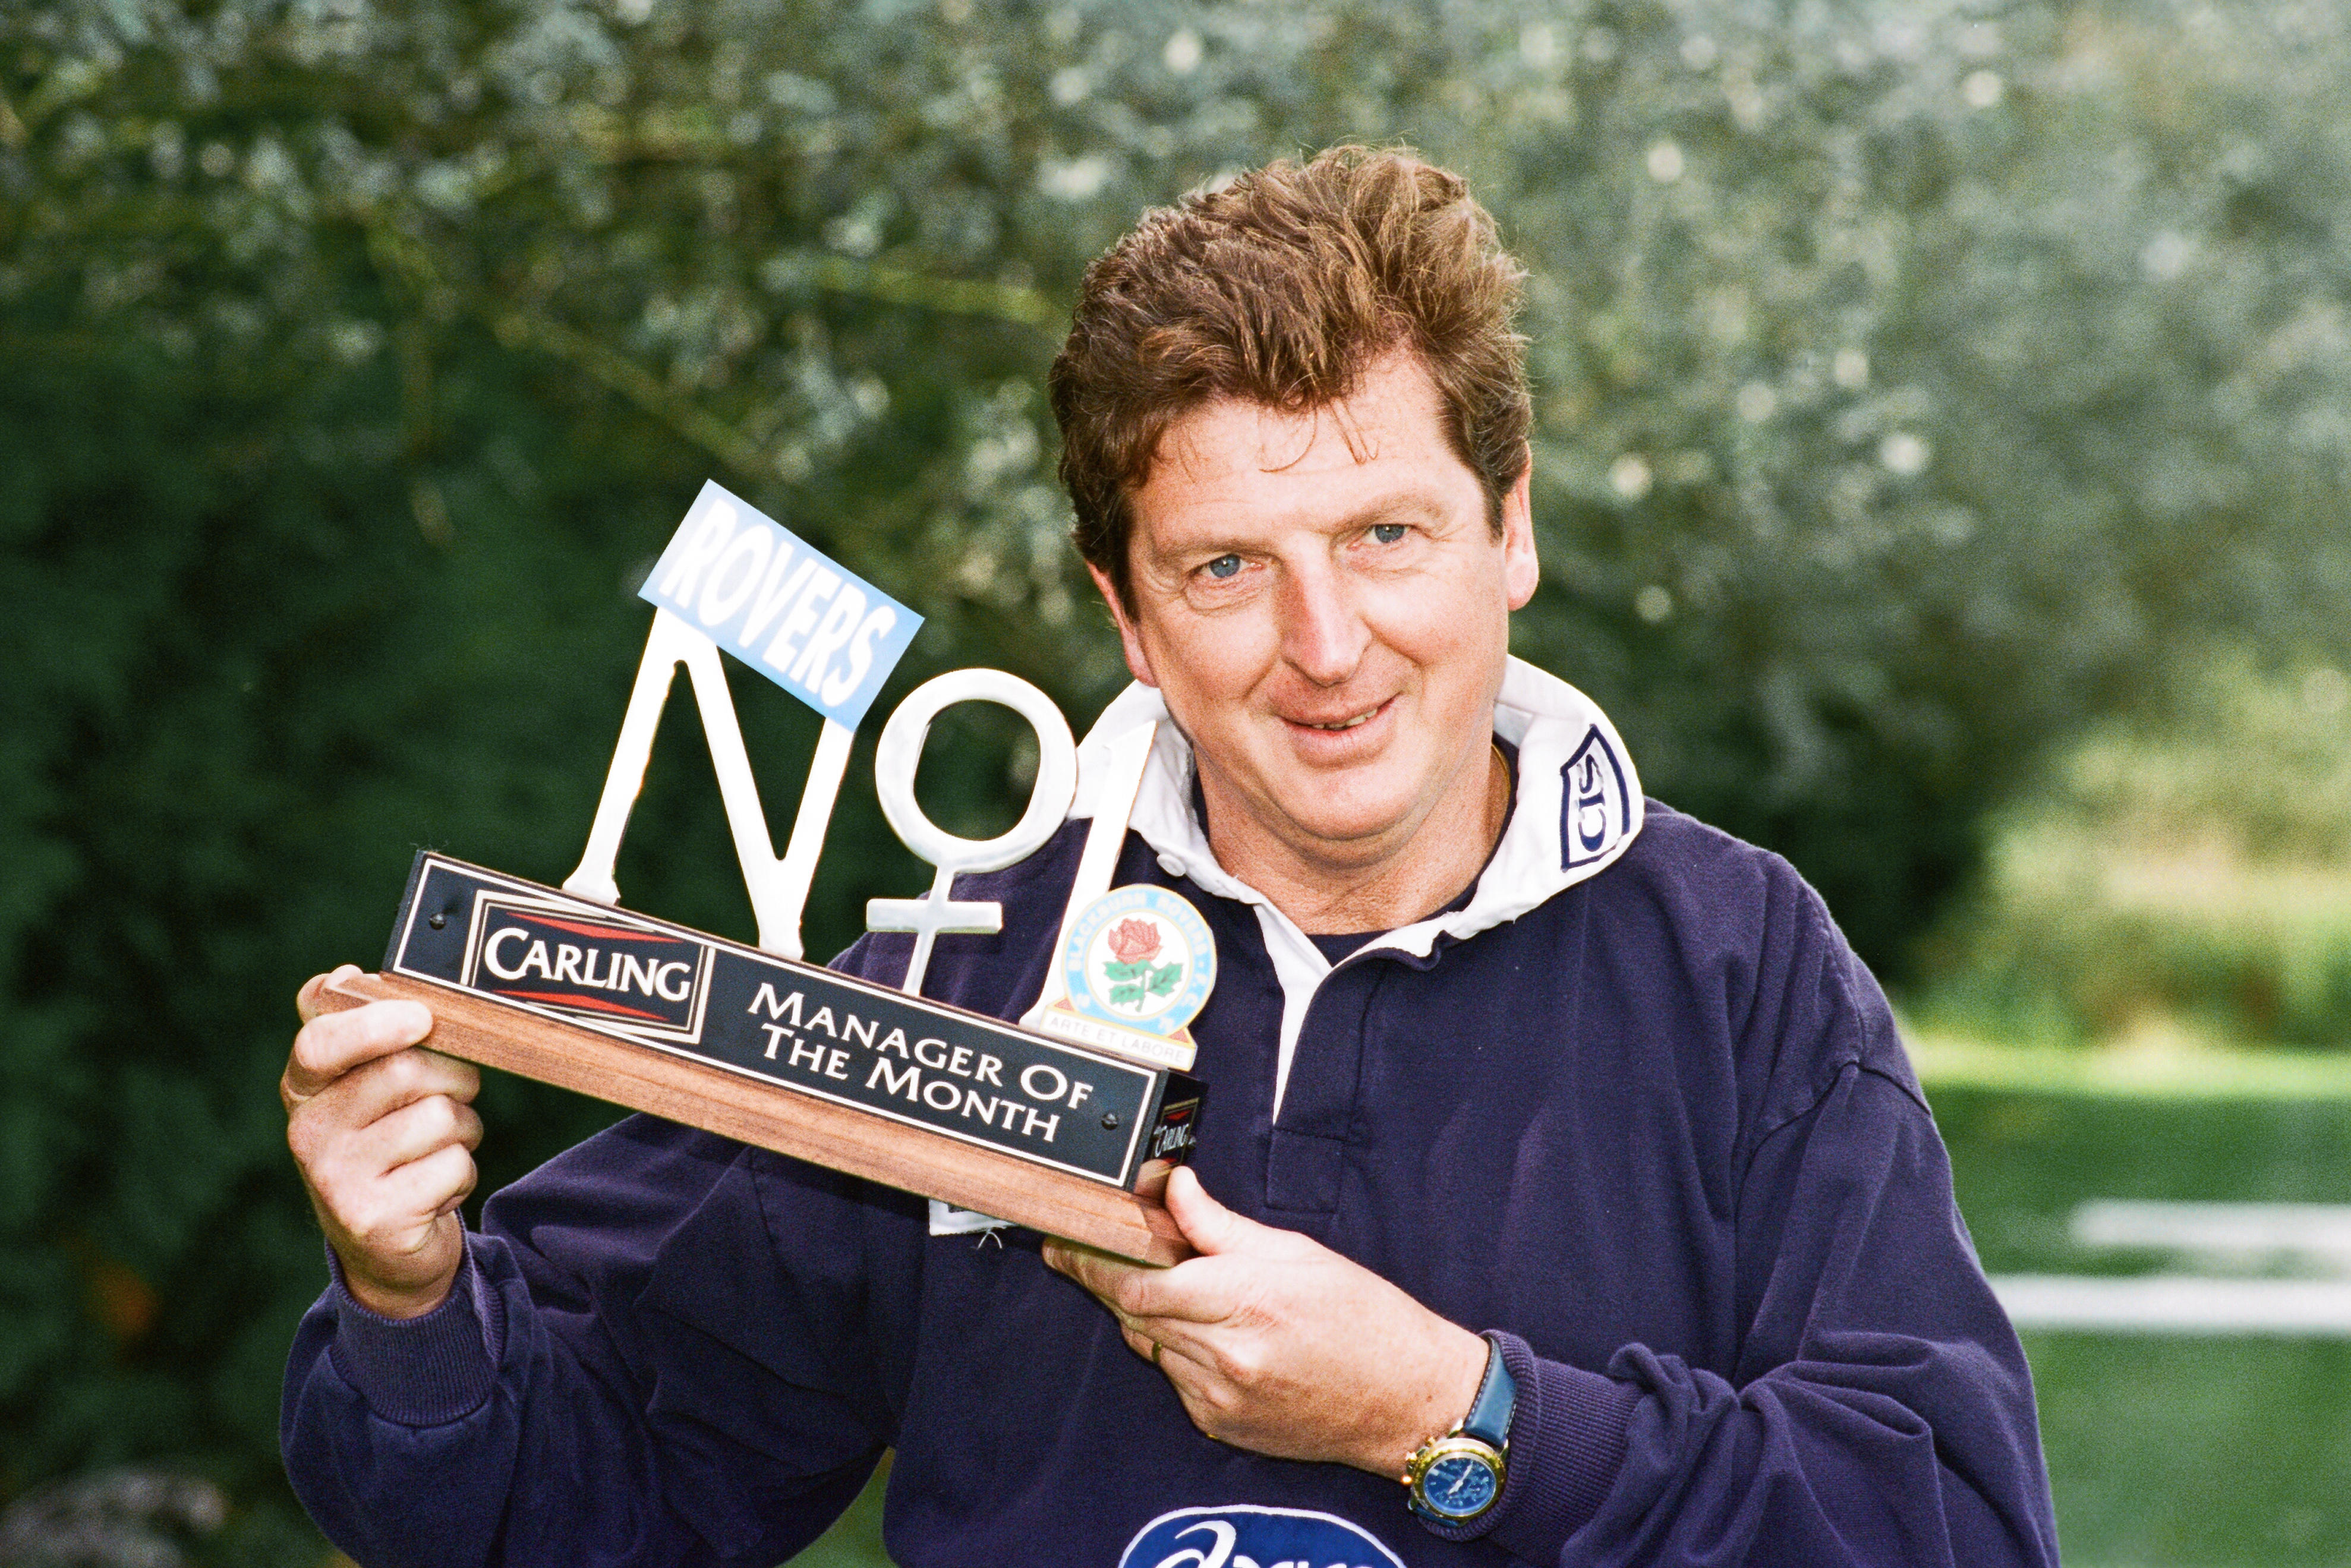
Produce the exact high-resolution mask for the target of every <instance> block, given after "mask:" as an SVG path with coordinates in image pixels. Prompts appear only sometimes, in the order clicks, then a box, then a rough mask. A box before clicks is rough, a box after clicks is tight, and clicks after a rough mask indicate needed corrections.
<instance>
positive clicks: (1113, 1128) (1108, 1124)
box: [1102, 1111, 1118, 1133]
mask: <svg viewBox="0 0 2351 1568" xmlns="http://www.w3.org/2000/svg"><path fill="white" fill-rule="evenodd" d="M1102 1131H1103V1132H1105V1133H1115V1132H1117V1131H1118V1113H1117V1112H1115V1111H1105V1112H1103V1113H1102Z"/></svg>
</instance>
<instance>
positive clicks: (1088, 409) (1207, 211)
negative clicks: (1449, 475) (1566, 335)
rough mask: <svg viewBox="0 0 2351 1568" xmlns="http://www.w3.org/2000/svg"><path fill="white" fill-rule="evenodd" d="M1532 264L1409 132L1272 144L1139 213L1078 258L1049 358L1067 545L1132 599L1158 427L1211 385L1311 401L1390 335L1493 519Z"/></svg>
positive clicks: (1390, 344) (1221, 394)
mask: <svg viewBox="0 0 2351 1568" xmlns="http://www.w3.org/2000/svg"><path fill="white" fill-rule="evenodd" d="M1525 276H1526V273H1525V270H1524V269H1523V268H1522V267H1520V266H1519V264H1518V263H1517V262H1516V261H1515V260H1513V259H1512V258H1511V257H1510V255H1509V254H1508V253H1507V252H1505V251H1504V250H1503V249H1502V248H1501V242H1500V239H1499V236H1498V235H1497V234H1496V232H1495V228H1494V220H1493V218H1492V217H1491V216H1489V214H1487V212H1486V210H1485V208H1483V207H1481V206H1479V204H1478V203H1477V201H1476V200H1475V199H1474V198H1472V197H1471V196H1470V194H1469V188H1468V184H1467V183H1465V182H1464V181H1463V180H1462V178H1461V176H1459V175H1458V174H1455V173H1452V172H1449V171H1447V170H1444V169H1439V168H1437V167H1436V166H1435V165H1433V164H1429V163H1426V162H1422V161H1421V160H1420V159H1419V158H1418V157H1416V156H1415V155H1414V154H1413V153H1412V152H1409V151H1406V150H1404V149H1400V148H1399V149H1388V150H1378V151H1375V150H1373V149H1370V148H1365V147H1356V146H1344V147H1333V148H1331V149H1330V150H1329V151H1327V152H1321V153H1318V154H1316V155H1315V156H1314V157H1313V158H1312V159H1311V160H1310V161H1308V162H1304V163H1300V162H1295V161H1293V160H1290V159H1283V160H1280V162H1273V163H1269V164H1267V165H1266V166H1265V167H1264V168H1262V169H1259V170H1256V171H1254V172H1249V173H1246V174H1243V175H1241V176H1240V177H1239V178H1238V179H1237V180H1235V181H1234V182H1233V183H1231V184H1229V185H1228V186H1226V187H1225V188H1224V189H1222V190H1218V191H1201V192H1195V193H1192V194H1190V195H1187V196H1186V197H1184V198H1183V199H1182V200H1181V201H1179V202H1177V203H1176V204H1175V205H1174V206H1173V207H1161V208H1157V209H1155V210H1154V211H1152V212H1149V213H1146V214H1144V217H1143V220H1142V221H1141V222H1140V223H1138V224H1136V225H1135V226H1134V229H1133V230H1131V231H1130V232H1129V233H1128V234H1127V235H1126V236H1125V237H1124V238H1123V239H1122V240H1120V241H1119V242H1118V244H1116V245H1115V246H1112V247H1111V248H1110V249H1109V250H1108V251H1106V252H1104V253H1103V254H1102V256H1098V257H1096V258H1095V260H1094V262H1093V265H1092V266H1091V267H1087V268H1086V276H1085V281H1084V283H1083V285H1082V286H1081V288H1080V290H1079V295H1078V307H1077V314H1076V319H1075V320H1074V321H1073V322H1072V323H1071V327H1070V337H1069V340H1068V341H1067V342H1066V343H1064V344H1063V345H1062V347H1061V353H1060V354H1059V355H1058V356H1057V357H1056V358H1055V359H1054V361H1053V370H1052V374H1051V377H1050V386H1051V389H1052V398H1053V416H1054V418H1055V419H1057V420H1059V421H1060V422H1061V483H1062V484H1063V485H1065V486H1068V488H1069V492H1070V500H1071V504H1072V505H1073V506H1074V507H1075V508H1076V510H1077V521H1076V523H1075V525H1074V526H1073V527H1072V528H1071V538H1073V540H1074V541H1075V542H1076V544H1077V547H1078V553H1079V554H1081V555H1082V556H1084V557H1085V559H1087V560H1088V561H1089V562H1091V563H1092V565H1094V566H1096V567H1099V568H1100V569H1101V570H1102V572H1103V573H1104V574H1105V575H1107V576H1108V577H1109V578H1110V580H1111V581H1112V583H1113V585H1114V586H1115V587H1116V589H1117V591H1118V595H1119V598H1120V600H1121V601H1122V602H1123V603H1124V604H1126V605H1127V607H1128V608H1129V609H1132V608H1133V606H1134V594H1133V587H1132V584H1131V583H1130V581H1129V578H1128V570H1127V538H1128V534H1129V532H1130V530H1131V528H1132V526H1133V516H1132V512H1131V510H1130V507H1129V506H1128V498H1129V497H1131V496H1132V495H1133V494H1134V492H1135V491H1136V490H1137V489H1139V488H1141V487H1142V486H1143V485H1144V482H1145V481H1146V480H1147V479H1148V478H1149V476H1150V471H1151V462H1152V458H1153V456H1154V455H1155V453H1156V452H1157V450H1158V447H1159V442H1160V438H1161V437H1162V436H1164V435H1165V434H1166V432H1167V428H1168V426H1169V425H1171V424H1173V423H1175V421H1176V420H1177V419H1179V418H1181V417H1182V416H1183V415H1185V414H1186V413H1190V412H1191V411H1192V410H1194V409H1196V408H1197V407H1199V406H1200V405H1201V404H1203V403H1206V402H1214V401H1216V400H1218V399H1222V398H1240V399H1246V400H1248V401H1249V402H1259V403H1263V404H1265V405H1267V406H1269V407H1272V408H1278V409H1282V410H1285V411H1289V412H1293V413H1295V412H1302V411H1304V410H1307V409H1311V408H1318V407H1321V406H1322V405H1323V404H1326V403H1330V402H1336V401H1338V400H1339V399H1342V398H1344V397H1347V396H1349V395H1350V394H1352V393H1353V392H1354V390H1355V388H1356V385H1357V384H1358V383H1359V382H1360V381H1361V380H1362V378H1363V375H1364V371H1366V370H1368V369H1369V368H1370V367H1371V365H1372V364H1373V362H1374V361H1376V360H1378V359H1379V358H1380V357H1381V356H1383V355H1384V354H1385V353H1387V352H1389V351H1390V350H1396V349H1399V348H1401V349H1406V350H1410V351H1411V352H1413V353H1415V354H1416V355H1418V356H1419V359H1420V361H1421V363H1422V364H1423V365H1424V366H1425V367H1426V369H1427V371H1428V374H1429V378H1430V379H1431V380H1432V381H1433V382H1436V385H1437V395H1438V397H1439V399H1440V400H1441V402H1442V404H1443V408H1444V423H1445V434H1446V438H1447V441H1448V442H1449V443H1450V444H1451V445H1452V447H1453V450H1454V452H1455V454H1456V455H1458V456H1459V457H1460V459H1461V461H1462V462H1463V463H1464V464H1466V465H1468V467H1469V468H1470V470H1471V471H1472V472H1473V473H1475V474H1476V475H1477V476H1478V478H1479V483H1480V484H1481V485H1483V486H1484V487H1485V491H1486V500H1487V512H1488V516H1489V519H1490V520H1491V521H1492V523H1493V524H1494V526H1495V528H1496V529H1497V530H1498V531H1499V528H1500V526H1501V498H1502V495H1503V493H1504V492H1505V491H1507V490H1508V489H1509V488H1510V486H1512V485H1513V484H1515V483H1517V481H1518V478H1519V476H1520V474H1521V473H1523V472H1524V471H1525V469H1526V465H1527V433H1528V428H1529V425H1530V423H1531V409H1530V406H1529V401H1528V396H1527V375H1526V340H1525V339H1524V338H1522V337H1520V335H1519V334H1518V332H1517V331H1516V330H1515V328H1514V319H1515V318H1516V316H1517V314H1518V309H1519V305H1520V284H1521V282H1522V280H1523V279H1524V278H1525Z"/></svg>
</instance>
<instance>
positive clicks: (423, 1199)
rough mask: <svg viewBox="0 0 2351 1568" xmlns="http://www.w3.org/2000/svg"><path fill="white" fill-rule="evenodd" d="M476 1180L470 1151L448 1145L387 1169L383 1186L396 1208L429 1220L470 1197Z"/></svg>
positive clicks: (462, 1147) (476, 1174)
mask: <svg viewBox="0 0 2351 1568" xmlns="http://www.w3.org/2000/svg"><path fill="white" fill-rule="evenodd" d="M477 1179H479V1173H478V1172H477V1170H476V1169H475V1165H474V1154H473V1151H472V1150H471V1149H468V1148H466V1147H465V1145H461V1144H451V1145H446V1146H445V1147H443V1148H440V1149H436V1150H434V1152H433V1153H431V1154H429V1155H424V1156H423V1158H422V1159H414V1160H411V1161H409V1162H408V1164H406V1165H404V1166H401V1167H400V1168H399V1169H398V1170H395V1171H392V1172H390V1173H389V1174H387V1175H386V1176H385V1177H384V1185H385V1188H386V1191H387V1193H388V1195H389V1196H390V1197H392V1200H393V1202H394V1203H395V1204H396V1205H397V1206H398V1207H400V1208H402V1209H403V1210H405V1211H406V1212H408V1213H411V1214H413V1215H415V1216H416V1217H417V1218H418V1220H419V1221H420V1222H425V1223H429V1222H430V1221H432V1220H434V1219H438V1218H441V1216H443V1215H444V1214H446V1213H448V1212H449V1211H450V1210H451V1209H453V1208H455V1207H457V1206H458V1205H459V1204H461V1203H463V1202H465V1199H466V1198H468V1197H472V1196H473V1191H474V1183H475V1181H476V1180H477Z"/></svg>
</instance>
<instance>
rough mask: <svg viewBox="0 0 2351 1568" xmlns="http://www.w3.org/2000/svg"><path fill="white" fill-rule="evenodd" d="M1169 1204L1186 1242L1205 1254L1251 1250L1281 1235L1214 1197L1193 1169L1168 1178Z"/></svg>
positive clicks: (1186, 1168) (1179, 1170) (1182, 1169)
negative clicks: (1258, 1244)
mask: <svg viewBox="0 0 2351 1568" xmlns="http://www.w3.org/2000/svg"><path fill="white" fill-rule="evenodd" d="M1165 1202H1166V1205H1167V1212H1168V1214H1169V1215H1170V1216H1171V1217H1172V1218H1174V1219H1175V1223H1176V1225H1177V1226H1178V1227H1179V1228H1181V1229H1182V1230H1183V1232H1184V1239H1185V1240H1186V1241H1189V1242H1190V1243H1191V1244H1192V1246H1193V1248H1194V1249H1196V1250H1197V1251H1198V1252H1200V1253H1202V1254H1203V1255H1207V1254H1210V1253H1217V1252H1239V1251H1245V1250H1249V1249H1250V1248H1251V1247H1252V1246H1253V1244H1255V1243H1257V1242H1258V1241H1259V1240H1261V1239H1264V1238H1266V1237H1270V1236H1276V1235H1279V1234H1280V1232H1279V1231H1276V1230H1274V1229H1273V1228H1271V1227H1270V1226H1264V1225H1259V1223H1258V1222H1257V1221H1256V1220H1254V1219H1251V1218H1248V1217H1247V1216H1246V1215H1239V1214H1235V1213H1234V1212H1233V1211H1232V1210H1231V1209H1229V1208H1227V1207H1225V1206H1224V1205H1223V1204H1221V1203H1218V1202H1217V1200H1216V1199H1215V1198H1213V1197H1209V1196H1208V1189H1207V1187H1204V1186H1201V1185H1200V1178H1199V1177H1198V1176H1195V1175H1193V1174H1192V1167H1191V1166H1176V1167H1175V1171H1174V1172H1173V1173H1172V1174H1170V1175H1169V1176H1168V1177H1167V1191H1166V1194H1165Z"/></svg>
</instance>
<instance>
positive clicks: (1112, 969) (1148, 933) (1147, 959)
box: [1102, 916, 1184, 1017]
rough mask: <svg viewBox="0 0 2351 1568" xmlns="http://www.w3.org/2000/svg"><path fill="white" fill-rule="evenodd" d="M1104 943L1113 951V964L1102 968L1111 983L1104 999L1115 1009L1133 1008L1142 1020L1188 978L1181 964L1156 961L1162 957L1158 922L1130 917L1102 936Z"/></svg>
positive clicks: (1111, 958)
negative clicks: (1157, 1003)
mask: <svg viewBox="0 0 2351 1568" xmlns="http://www.w3.org/2000/svg"><path fill="white" fill-rule="evenodd" d="M1102 940H1103V941H1104V942H1106V943H1108V944H1109V946H1110V951H1111V956H1110V961H1109V962H1108V963H1105V964H1104V965H1103V966H1102V978H1103V979H1105V980H1107V981H1109V982H1110V992H1109V995H1108V996H1106V997H1105V998H1103V1000H1104V1001H1106V1002H1107V1003H1109V1005H1110V1006H1112V1007H1113V1008H1133V1009H1134V1011H1135V1013H1136V1015H1137V1016H1138V1017H1139V1016H1141V1015H1142V1014H1143V1013H1144V1012H1145V1011H1147V1010H1149V1009H1150V1007H1151V1004H1152V1003H1153V1002H1154V1001H1155V1000H1158V999H1161V998H1165V997H1167V996H1169V995H1171V994H1172V993H1173V992H1174V991H1175V986H1176V983H1177V982H1178V981H1180V980H1181V979H1183V977H1184V966H1183V965H1182V964H1181V963H1174V964H1155V963H1153V962H1152V960H1153V959H1154V958H1156V957H1158V956H1159V945H1160V932H1159V924H1158V922H1156V921H1154V920H1144V919H1139V918H1136V917H1133V916H1130V917H1128V918H1127V919H1124V920H1122V921H1120V922H1119V923H1118V924H1117V925H1113V926H1112V927H1111V928H1110V929H1109V930H1108V931H1105V932H1104V933H1102Z"/></svg>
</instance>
